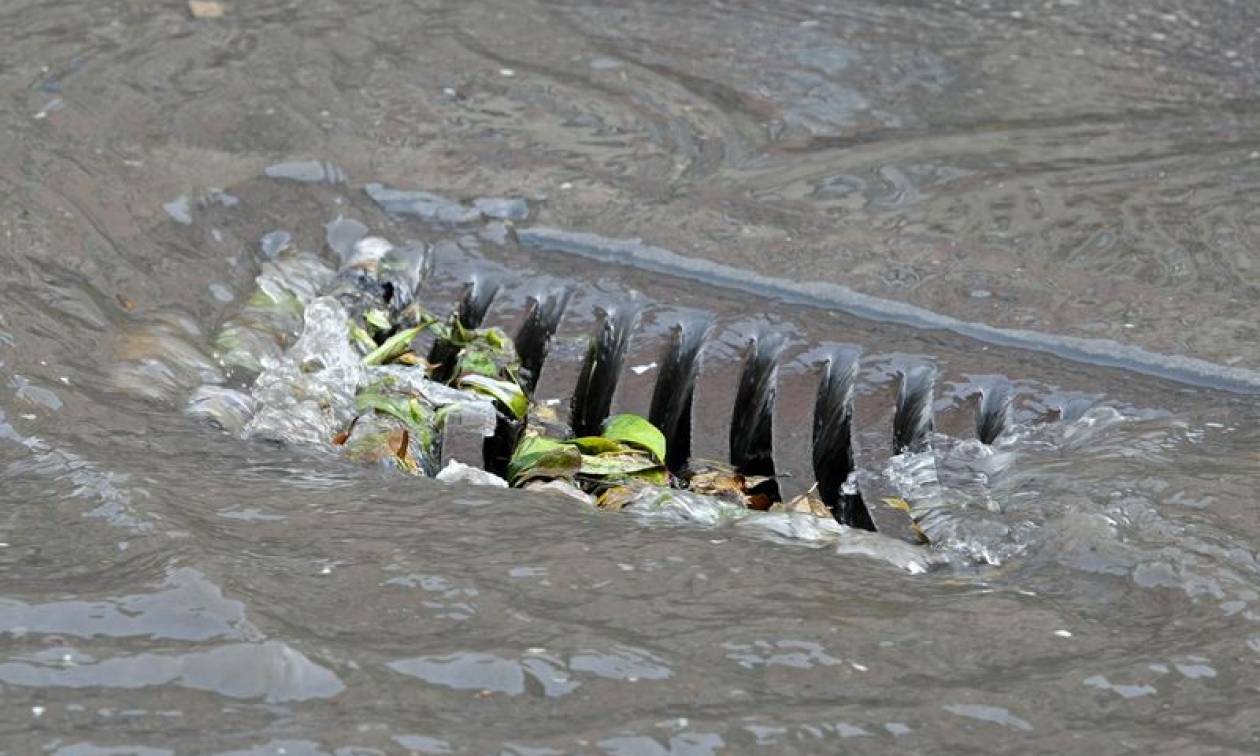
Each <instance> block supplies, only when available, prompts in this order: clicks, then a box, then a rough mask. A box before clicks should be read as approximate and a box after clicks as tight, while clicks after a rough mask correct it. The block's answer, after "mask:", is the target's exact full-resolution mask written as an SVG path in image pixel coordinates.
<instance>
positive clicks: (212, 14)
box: [188, 0, 226, 18]
mask: <svg viewBox="0 0 1260 756" xmlns="http://www.w3.org/2000/svg"><path fill="white" fill-rule="evenodd" d="M188 12H189V13H191V14H192V15H193V18H223V14H224V13H225V12H226V11H225V9H224V7H223V4H222V3H217V2H215V1H214V0H188Z"/></svg>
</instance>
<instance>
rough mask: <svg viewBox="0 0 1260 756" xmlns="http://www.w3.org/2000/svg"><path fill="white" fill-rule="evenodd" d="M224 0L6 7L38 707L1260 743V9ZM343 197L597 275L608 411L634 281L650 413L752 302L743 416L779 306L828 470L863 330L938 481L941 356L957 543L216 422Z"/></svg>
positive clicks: (273, 734) (0, 582)
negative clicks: (287, 252)
mask: <svg viewBox="0 0 1260 756" xmlns="http://www.w3.org/2000/svg"><path fill="white" fill-rule="evenodd" d="M211 5H217V4H211ZM218 7H219V8H220V9H221V10H222V11H223V12H222V15H220V16H218V17H205V18H197V17H194V15H193V14H192V13H190V10H189V6H188V4H186V3H184V2H177V1H176V0H162V1H161V2H156V1H148V2H143V1H140V0H103V1H98V2H91V3H89V2H66V1H64V0H40V1H38V2H37V1H36V0H4V2H0V30H3V33H2V34H0V36H3V38H4V40H5V41H4V44H3V45H0V102H2V103H3V105H2V106H0V753H6V754H27V753H41V752H42V753H50V754H58V755H62V756H107V755H110V756H112V755H118V756H122V755H123V754H141V755H143V756H150V755H157V754H177V753H178V754H185V753H188V754H202V753H207V754H209V753H214V754H220V753H223V754H260V755H261V754H282V753H283V754H289V755H290V756H292V755H294V754H337V755H338V756H342V755H346V756H348V755H350V754H377V753H386V754H393V753H469V754H480V753H513V754H521V755H522V756H523V755H524V754H551V753H555V754H561V753H583V754H585V753H596V754H613V755H617V756H621V755H623V754H665V753H668V754H710V753H713V754H716V753H818V752H839V751H845V752H850V751H852V752H863V753H865V752H871V753H884V752H891V751H896V752H910V753H974V752H982V753H1011V752H1019V753H1056V754H1057V753H1123V752H1130V751H1134V752H1144V753H1255V752H1256V751H1257V750H1260V704H1258V703H1257V701H1260V698H1258V694H1260V560H1258V559H1257V556H1256V547H1257V544H1260V522H1258V521H1257V520H1258V518H1257V516H1256V512H1257V494H1256V487H1255V480H1256V471H1257V469H1258V467H1260V453H1258V451H1257V450H1258V449H1260V403H1258V402H1257V395H1260V325H1258V324H1260V296H1257V294H1258V293H1260V257H1257V251H1256V250H1257V248H1258V245H1260V204H1257V198H1258V197H1260V136H1258V135H1260V100H1257V99H1256V96H1255V92H1256V91H1257V85H1260V7H1257V6H1255V5H1254V4H1249V3H1245V2H1219V3H1209V2H1190V1H1188V0H1184V1H1183V0H1178V1H1175V2H1166V1H1164V0H1160V1H1159V2H1155V3H1151V2H1137V1H1136V0H1133V1H1130V0H1115V1H1114V2H1107V3H1102V4H1093V3H1079V2H1077V0H1057V1H1051V2H1043V3H1031V2H993V3H987V2H986V3H978V2H977V3H965V2H945V1H944V0H941V1H939V2H936V1H924V0H904V1H903V2H895V3H894V2H873V1H872V2H850V1H846V2H838V3H828V4H820V3H803V2H776V3H754V2H749V1H748V0H729V1H718V0H710V1H708V2H700V1H689V2H665V1H663V0H662V1H660V2H625V3H623V2H611V1H610V0H604V1H601V2H593V3H580V2H539V1H536V0H525V1H518V2H451V1H446V0H431V1H428V2H426V1H425V0H411V1H409V2H397V3H371V2H367V1H366V0H344V1H343V2H331V1H330V0H316V1H314V2H296V1H294V0H286V1H284V2H267V1H260V2H245V1H244V0H236V1H235V2H230V3H228V2H225V3H224V4H223V5H221V6H218ZM201 15H206V14H205V11H204V10H203V11H202V12H201ZM210 15H212V16H213V15H214V14H210ZM391 189H398V190H420V191H425V192H432V193H434V194H435V195H436V198H435V199H433V200H431V201H429V200H426V202H425V203H416V204H414V205H406V208H405V209H404V210H403V211H400V207H403V205H400V204H397V203H395V204H393V205H391V204H390V202H389V197H391V196H395V195H390V194H389V191H390V190H391ZM407 196H408V197H412V199H414V196H412V195H407ZM383 198H384V199H383ZM503 198H522V199H523V200H524V201H525V203H524V205H523V207H524V208H526V210H523V211H522V212H520V213H517V208H518V206H517V205H515V204H509V203H504V202H501V201H499V200H502V199H503ZM477 200H481V202H477ZM408 201H409V202H410V201H411V200H408ZM337 218H341V219H342V220H343V222H344V221H345V220H347V219H352V220H355V221H358V222H361V223H362V224H363V225H364V227H366V229H369V230H370V231H371V233H374V234H379V235H380V236H383V237H386V238H388V239H390V240H392V241H394V242H398V243H401V242H403V241H404V240H414V241H416V242H422V243H424V244H428V245H432V248H433V250H434V256H435V260H436V263H435V272H434V274H433V280H432V281H431V283H430V285H429V287H428V288H427V289H426V290H425V296H426V297H429V300H428V301H429V303H430V305H431V307H432V309H433V311H434V312H438V313H443V314H444V313H446V312H447V311H449V309H450V307H451V306H452V304H453V303H454V302H455V301H456V300H457V298H458V296H459V293H460V290H461V286H462V285H463V283H464V282H465V281H467V280H468V278H469V276H471V275H473V274H477V275H487V274H492V275H494V276H496V277H497V278H498V280H501V281H502V282H503V292H502V293H501V294H500V295H499V297H498V299H497V300H496V301H495V303H494V306H493V307H492V309H491V312H490V315H489V318H488V320H489V322H491V323H492V324H496V325H503V326H504V327H506V328H508V329H509V330H512V329H513V328H514V327H515V324H517V323H518V322H519V321H520V320H521V318H522V313H523V312H525V310H526V307H527V302H528V299H529V297H531V296H537V295H539V294H540V293H543V292H546V291H548V290H551V289H554V288H555V287H561V286H567V287H571V288H572V291H573V299H572V301H571V303H570V304H569V308H568V311H567V314H566V316H565V318H564V320H563V321H562V323H561V326H560V329H559V331H558V333H557V335H556V339H555V341H554V343H553V346H552V357H551V358H550V361H551V362H550V364H549V366H548V368H547V370H546V371H545V372H544V373H543V377H542V382H541V384H540V385H539V389H538V390H539V394H540V395H541V396H543V397H545V398H547V399H552V400H557V401H556V402H555V403H556V404H557V405H559V406H563V405H564V404H565V403H567V402H568V399H569V394H570V393H571V392H572V390H573V386H574V383H575V380H576V379H577V373H578V365H579V363H580V361H581V359H582V354H583V352H584V351H585V349H586V338H587V335H588V334H589V333H590V332H591V329H592V327H593V325H594V324H595V322H596V318H595V315H594V312H595V310H596V308H597V307H601V306H605V305H607V304H608V303H609V302H620V301H625V300H627V299H633V301H634V302H636V303H637V304H638V305H639V306H642V308H643V309H642V316H641V320H640V326H639V328H638V330H637V332H636V335H635V338H634V340H633V341H632V343H631V346H630V352H629V355H628V356H627V366H628V367H629V368H630V369H628V370H627V371H626V374H625V376H624V378H623V383H622V386H621V388H620V390H619V393H618V394H617V396H616V398H615V401H614V405H615V406H614V408H615V409H616V410H617V411H621V412H637V413H645V412H646V411H647V403H648V401H649V397H650V395H651V389H652V381H653V380H654V379H655V374H654V372H653V370H654V368H655V367H656V365H655V361H656V360H658V359H660V353H661V347H662V344H663V343H664V340H665V338H666V336H667V334H668V332H669V328H670V326H671V325H672V324H673V323H674V322H675V321H677V320H679V319H680V318H684V317H701V316H702V317H704V318H707V319H709V320H711V321H712V322H713V324H714V328H713V335H712V337H711V339H710V342H709V345H708V346H707V347H706V351H705V352H704V362H703V367H702V369H701V374H700V379H699V384H698V389H697V395H696V399H695V402H696V416H695V427H694V437H693V439H692V445H693V451H694V453H695V455H696V456H698V457H705V458H719V457H722V456H724V455H725V454H726V449H727V444H728V429H729V426H730V422H731V412H732V410H731V404H732V402H733V400H734V397H735V393H736V383H737V381H738V369H737V368H738V361H739V360H740V359H741V350H742V349H743V347H744V345H745V343H746V341H747V339H748V337H749V336H750V335H754V334H757V333H774V334H778V335H781V336H782V337H783V338H784V339H785V343H786V344H787V346H786V348H785V352H784V359H783V363H782V368H781V371H780V375H779V396H778V401H779V405H778V414H777V416H776V425H775V430H774V433H775V446H776V453H777V454H781V455H782V460H781V462H780V465H779V471H780V473H782V474H783V475H784V476H785V477H784V478H783V480H782V481H781V485H782V486H783V488H784V490H785V492H786V493H789V494H791V493H795V492H799V491H802V490H804V489H805V488H808V486H809V484H810V483H811V479H810V473H809V470H808V469H807V468H808V465H806V464H805V463H804V462H802V460H805V459H807V458H808V454H809V429H810V423H811V415H810V413H811V411H812V407H813V402H814V399H815V391H816V388H817V380H818V379H817V363H818V361H819V360H820V359H821V358H822V357H823V356H824V355H825V354H826V353H827V350H830V349H834V348H842V349H856V350H860V351H861V353H862V360H861V370H860V373H859V375H858V380H857V399H856V409H855V434H856V438H857V446H858V451H859V454H858V460H857V461H858V464H859V466H860V467H861V468H862V469H864V470H867V471H873V473H874V474H875V475H877V476H878V475H879V474H881V473H882V474H883V475H884V476H885V477H889V476H891V477H890V478H889V479H893V480H895V479H896V475H897V468H896V463H895V462H893V463H890V461H889V458H890V457H891V456H892V451H893V449H891V448H890V446H891V439H890V427H891V422H892V407H893V403H894V398H895V395H896V391H897V386H896V377H897V373H898V370H902V369H904V368H905V366H906V365H908V364H916V363H923V362H927V363H930V364H932V365H934V366H935V367H936V368H937V369H938V370H939V379H938V381H937V392H936V403H935V410H936V431H937V435H936V437H934V452H935V459H936V463H937V464H938V465H939V468H940V473H941V480H942V483H943V484H944V487H945V490H946V494H947V495H946V503H947V504H948V505H949V509H948V512H947V523H946V526H945V529H944V531H942V533H943V535H942V537H941V538H940V539H939V540H938V539H936V538H935V537H934V545H933V546H932V547H930V548H929V547H914V549H916V550H917V551H914V552H913V553H914V556H913V557H912V558H905V559H902V558H900V557H896V555H899V554H904V553H906V552H905V551H898V552H895V553H894V552H889V551H884V550H881V548H876V547H869V546H868V545H866V544H868V542H867V541H861V540H854V539H853V538H850V537H849V536H848V535H843V534H842V535H841V536H839V537H832V536H828V537H826V538H817V539H811V538H805V537H798V536H799V534H790V535H792V537H789V535H785V534H784V533H775V532H769V531H762V530H759V529H757V528H754V527H746V526H743V525H741V524H739V523H736V524H731V523H718V524H712V523H709V524H706V523H698V522H677V521H673V520H668V519H663V518H652V517H645V516H635V515H634V514H632V513H631V512H620V513H617V512H605V511H599V510H595V509H594V508H591V507H588V506H585V505H583V504H581V503H579V502H576V501H574V500H572V499H568V498H565V497H563V496H556V495H549V494H547V493H540V492H533V491H520V490H501V489H495V488H487V487H471V486H465V485H460V484H455V485H447V484H443V483H439V482H436V481H434V480H431V479H428V478H423V477H409V476H405V475H402V474H399V473H397V472H396V471H390V470H384V469H380V468H376V467H371V466H368V465H360V464H356V463H354V462H352V461H350V460H349V459H347V458H346V457H345V456H344V455H340V454H337V453H336V452H335V451H334V450H333V449H332V448H331V447H329V446H327V445H321V444H320V443H318V442H317V443H305V444H304V443H292V441H293V440H294V439H293V438H292V437H290V436H285V435H284V434H283V433H281V434H278V435H279V439H278V440H280V441H282V443H269V442H268V441H264V440H261V439H258V438H255V439H251V440H243V439H242V438H240V437H239V435H238V434H235V433H231V432H227V431H225V430H222V429H220V428H216V427H212V426H211V424H209V423H206V422H205V421H204V420H203V419H199V418H197V417H193V416H190V414H189V412H188V411H187V406H188V402H189V397H190V396H192V395H193V393H194V391H196V390H197V389H198V387H199V386H202V385H219V384H225V385H237V384H239V383H240V382H239V380H237V378H236V377H235V376H234V374H233V372H232V371H231V370H230V369H228V367H227V366H225V365H224V364H223V361H222V354H221V353H220V350H219V347H220V346H221V342H216V339H217V335H218V334H221V332H222V330H223V329H224V328H225V324H228V323H231V322H234V321H233V320H232V319H233V318H235V317H238V316H239V315H240V313H241V312H242V311H243V309H245V308H247V307H248V306H249V303H250V302H251V301H252V300H251V296H252V294H253V292H254V291H255V286H256V278H257V277H258V276H259V275H260V271H264V270H268V268H267V265H268V264H270V260H269V259H268V258H269V254H270V253H269V252H268V245H269V244H270V242H265V241H264V242H260V240H262V239H264V237H265V235H268V234H270V233H272V232H275V231H280V230H283V231H286V232H288V233H289V234H290V235H291V237H292V239H293V242H294V244H293V246H294V248H296V249H299V250H302V251H308V252H310V253H311V256H310V257H309V260H308V262H309V263H310V267H309V270H307V273H309V274H310V279H311V280H316V279H318V277H319V275H322V273H320V272H319V271H321V270H323V268H321V267H320V266H321V265H327V266H333V267H335V263H334V262H333V259H334V257H335V255H334V254H333V251H332V250H331V249H330V246H334V245H332V244H330V241H331V235H332V233H333V232H332V230H331V229H330V227H329V225H328V224H330V222H333V221H334V220H335V219H337ZM344 227H345V226H344V225H342V226H337V225H336V224H334V225H333V227H332V228H344ZM267 238H270V239H272V240H275V239H277V238H279V237H275V236H272V237H267ZM304 259H306V258H304ZM320 260H323V261H324V262H323V263H321V262H320ZM329 270H331V268H329ZM300 312H301V311H300V309H299V313H300ZM307 312H308V313H309V310H308V311H307ZM290 314H292V313H290ZM294 317H296V316H294ZM296 322H297V324H298V325H297V326H296V327H298V328H299V329H300V323H301V321H300V319H298V320H297V321H296ZM733 366H734V367H733ZM303 369H305V366H303ZM1004 379H1009V380H1010V381H1011V382H1012V385H1013V386H1014V387H1015V389H1016V391H1017V392H1018V398H1017V399H1016V401H1015V404H1014V408H1013V413H1012V418H1013V421H1014V422H1013V427H1012V429H1011V430H1010V431H1009V432H1008V433H1007V434H1006V435H1005V436H1004V437H1003V438H1002V440H1001V441H1000V442H999V443H996V444H994V445H993V446H992V447H987V446H984V445H982V444H979V443H978V442H977V441H976V440H975V436H976V430H975V425H974V420H973V414H972V413H973V410H974V404H975V396H974V395H975V393H976V391H977V390H978V389H979V388H982V387H987V386H990V385H993V383H994V382H995V381H998V380H1004ZM234 381H235V382H236V383H234ZM273 440H275V439H273ZM902 545H903V546H905V545H904V544H902ZM905 549H906V550H910V549H911V547H909V546H905ZM894 557H896V558H894Z"/></svg>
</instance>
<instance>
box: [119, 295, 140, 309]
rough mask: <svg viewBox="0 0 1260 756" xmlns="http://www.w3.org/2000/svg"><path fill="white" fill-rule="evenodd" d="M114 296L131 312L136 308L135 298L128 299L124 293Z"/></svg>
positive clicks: (120, 305) (120, 304)
mask: <svg viewBox="0 0 1260 756" xmlns="http://www.w3.org/2000/svg"><path fill="white" fill-rule="evenodd" d="M114 296H115V297H117V298H118V306H119V307H121V308H123V309H124V310H126V311H127V312H131V311H132V310H134V309H136V302H135V300H134V299H128V298H127V297H124V296H123V295H122V294H115V295H114Z"/></svg>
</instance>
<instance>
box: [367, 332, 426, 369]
mask: <svg viewBox="0 0 1260 756" xmlns="http://www.w3.org/2000/svg"><path fill="white" fill-rule="evenodd" d="M426 327H427V326H422V325H418V326H416V327H415V328H408V329H407V330H405V331H399V332H398V333H396V334H394V335H393V336H390V337H389V338H388V339H386V340H385V343H384V344H381V345H380V346H379V347H377V348H376V349H373V350H372V351H371V352H369V353H368V355H367V356H366V357H364V358H363V364H364V365H384V364H386V363H387V362H392V361H393V360H395V359H397V358H398V357H399V355H401V354H403V353H404V352H406V351H407V350H408V349H409V348H410V347H411V342H412V341H414V340H415V338H416V337H417V336H419V335H420V333H421V332H422V331H424V329H425V328H426Z"/></svg>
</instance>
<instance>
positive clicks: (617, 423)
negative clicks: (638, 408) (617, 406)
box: [600, 415, 665, 465]
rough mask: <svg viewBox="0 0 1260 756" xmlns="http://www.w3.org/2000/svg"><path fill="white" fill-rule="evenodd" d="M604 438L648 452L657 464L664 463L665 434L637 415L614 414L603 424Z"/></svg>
mask: <svg viewBox="0 0 1260 756" xmlns="http://www.w3.org/2000/svg"><path fill="white" fill-rule="evenodd" d="M600 435H602V436H603V437H604V438H610V439H612V440H614V441H620V442H621V443H623V444H627V445H629V446H633V447H636V448H639V449H643V450H644V451H646V452H648V453H650V454H651V455H652V457H653V458H654V459H655V460H656V462H657V463H658V464H662V465H663V464H665V435H664V434H662V433H661V432H660V431H659V430H657V428H656V426H655V425H652V424H651V423H649V422H648V421H647V420H645V419H643V418H641V417H639V416H638V415H614V416H612V417H610V418H608V421H607V422H606V423H605V424H604V432H603V433H602V434H600Z"/></svg>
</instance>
